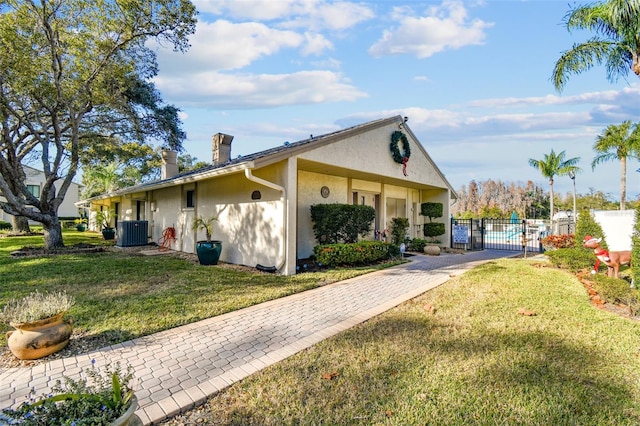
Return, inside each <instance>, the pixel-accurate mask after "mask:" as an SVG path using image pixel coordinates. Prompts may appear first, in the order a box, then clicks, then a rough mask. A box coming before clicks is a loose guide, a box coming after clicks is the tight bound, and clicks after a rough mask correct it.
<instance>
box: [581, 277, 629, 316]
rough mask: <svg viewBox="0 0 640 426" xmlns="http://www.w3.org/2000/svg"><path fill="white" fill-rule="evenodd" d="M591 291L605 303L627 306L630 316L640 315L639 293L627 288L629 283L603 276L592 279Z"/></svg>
mask: <svg viewBox="0 0 640 426" xmlns="http://www.w3.org/2000/svg"><path fill="white" fill-rule="evenodd" d="M592 281H593V289H594V290H595V291H596V292H597V293H598V294H599V295H600V297H601V298H602V299H603V300H604V301H605V302H607V303H616V304H621V305H624V306H627V307H628V308H629V313H630V314H631V315H634V316H636V315H638V313H640V292H638V290H637V289H635V288H630V287H629V282H628V281H626V280H622V279H616V278H610V277H608V276H606V275H603V274H597V275H594V276H593V277H592Z"/></svg>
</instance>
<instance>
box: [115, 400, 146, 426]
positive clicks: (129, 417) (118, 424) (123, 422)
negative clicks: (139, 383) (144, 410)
mask: <svg viewBox="0 0 640 426" xmlns="http://www.w3.org/2000/svg"><path fill="white" fill-rule="evenodd" d="M137 408H138V398H136V396H135V395H134V396H133V398H131V405H130V406H129V408H128V409H127V411H125V412H124V414H122V415H121V416H120V417H118V418H117V419H115V420H114V421H112V422H111V423H110V425H111V426H138V425H140V426H142V420H140V417H138V416H137V415H136V414H135V412H136V409H137Z"/></svg>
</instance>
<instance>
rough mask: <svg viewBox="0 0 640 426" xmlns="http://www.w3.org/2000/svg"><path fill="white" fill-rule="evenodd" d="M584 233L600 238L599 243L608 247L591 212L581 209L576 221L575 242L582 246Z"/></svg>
mask: <svg viewBox="0 0 640 426" xmlns="http://www.w3.org/2000/svg"><path fill="white" fill-rule="evenodd" d="M586 235H591V236H592V237H596V238H602V241H601V242H600V245H601V246H602V247H603V248H605V249H607V248H608V247H607V242H606V241H605V240H606V238H605V235H604V231H603V230H602V227H601V226H600V224H599V223H598V222H596V220H595V219H594V218H593V216H592V215H591V212H589V211H588V210H583V211H582V212H581V213H580V215H578V221H577V223H576V234H575V241H576V242H577V244H579V245H580V246H582V243H583V242H584V237H585V236H586Z"/></svg>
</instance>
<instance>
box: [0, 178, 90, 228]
mask: <svg viewBox="0 0 640 426" xmlns="http://www.w3.org/2000/svg"><path fill="white" fill-rule="evenodd" d="M25 174H26V176H27V178H26V181H25V183H26V184H27V185H38V186H39V187H40V193H42V185H43V183H44V181H45V178H44V173H42V172H41V171H39V170H36V169H34V168H32V167H27V166H25ZM56 186H57V185H56ZM80 187H81V186H80V185H79V184H77V183H74V182H72V183H71V185H70V186H69V189H68V190H67V193H66V194H65V197H64V200H63V201H62V204H60V207H59V208H58V216H59V217H77V216H78V214H79V213H78V208H77V207H76V205H75V203H76V202H77V201H78V200H80ZM0 200H2V201H5V198H4V197H2V196H0ZM0 220H3V221H5V222H11V220H12V219H11V215H10V214H8V213H5V212H4V210H1V209H0ZM32 223H35V222H32Z"/></svg>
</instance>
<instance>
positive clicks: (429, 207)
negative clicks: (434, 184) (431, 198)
mask: <svg viewBox="0 0 640 426" xmlns="http://www.w3.org/2000/svg"><path fill="white" fill-rule="evenodd" d="M420 214H421V215H422V216H427V217H428V218H429V222H427V223H425V224H424V226H423V228H422V230H423V232H424V236H425V237H430V238H433V237H437V236H438V235H442V234H444V233H445V231H446V228H445V225H444V223H436V222H433V219H434V218H439V217H442V203H422V204H420Z"/></svg>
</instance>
